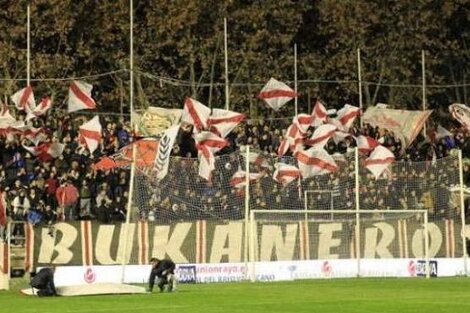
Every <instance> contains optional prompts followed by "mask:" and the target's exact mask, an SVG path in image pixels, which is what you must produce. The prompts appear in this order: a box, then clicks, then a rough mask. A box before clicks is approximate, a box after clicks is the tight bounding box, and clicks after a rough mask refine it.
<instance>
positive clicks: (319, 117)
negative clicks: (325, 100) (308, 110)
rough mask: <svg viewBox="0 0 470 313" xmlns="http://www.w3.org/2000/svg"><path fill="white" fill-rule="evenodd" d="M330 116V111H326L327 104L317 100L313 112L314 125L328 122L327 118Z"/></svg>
mask: <svg viewBox="0 0 470 313" xmlns="http://www.w3.org/2000/svg"><path fill="white" fill-rule="evenodd" d="M327 117H328V113H327V111H326V108H325V106H324V105H323V104H322V103H321V102H320V101H318V100H317V102H316V103H315V106H314V107H313V112H312V118H313V121H312V126H315V127H317V126H320V125H321V124H323V123H325V122H326V119H327Z"/></svg>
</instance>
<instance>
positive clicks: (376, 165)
mask: <svg viewBox="0 0 470 313" xmlns="http://www.w3.org/2000/svg"><path fill="white" fill-rule="evenodd" d="M393 161H395V156H394V155H393V153H392V152H391V151H390V150H388V149H387V148H385V147H384V146H378V147H377V148H375V149H374V151H372V153H371V154H370V156H369V157H368V158H367V159H366V160H365V161H364V166H365V167H366V168H367V169H368V170H369V171H370V172H371V173H372V174H374V176H375V179H377V178H379V177H380V175H381V174H382V173H383V171H385V169H386V168H387V167H388V166H389V165H390V164H391V163H393Z"/></svg>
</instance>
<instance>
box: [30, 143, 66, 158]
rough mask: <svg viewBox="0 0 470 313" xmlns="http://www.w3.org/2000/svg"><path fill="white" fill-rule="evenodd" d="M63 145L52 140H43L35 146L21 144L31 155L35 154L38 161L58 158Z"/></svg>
mask: <svg viewBox="0 0 470 313" xmlns="http://www.w3.org/2000/svg"><path fill="white" fill-rule="evenodd" d="M64 147H65V145H63V144H61V143H58V142H54V143H50V142H45V143H42V144H40V145H38V146H35V147H27V146H23V148H25V149H26V150H27V151H29V152H30V153H31V154H32V155H34V156H36V157H37V158H38V159H39V160H40V161H43V162H47V161H51V160H52V159H55V158H58V157H59V156H61V155H62V152H63V151H64Z"/></svg>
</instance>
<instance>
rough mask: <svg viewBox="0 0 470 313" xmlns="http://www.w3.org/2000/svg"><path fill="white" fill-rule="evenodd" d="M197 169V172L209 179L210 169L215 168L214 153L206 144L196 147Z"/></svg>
mask: <svg viewBox="0 0 470 313" xmlns="http://www.w3.org/2000/svg"><path fill="white" fill-rule="evenodd" d="M198 151H199V153H198V157H199V171H198V174H199V176H201V177H202V178H204V179H206V180H211V176H212V171H213V170H214V169H215V158H214V153H213V152H212V151H211V150H210V149H209V148H208V147H206V146H204V145H201V146H199V147H198Z"/></svg>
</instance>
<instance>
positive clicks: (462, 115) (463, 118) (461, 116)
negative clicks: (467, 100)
mask: <svg viewBox="0 0 470 313" xmlns="http://www.w3.org/2000/svg"><path fill="white" fill-rule="evenodd" d="M449 111H450V114H452V117H453V118H455V119H456V120H457V121H459V123H460V124H462V125H463V126H464V127H465V128H466V129H470V108H469V107H468V106H466V105H465V104H461V103H454V104H451V105H450V106H449Z"/></svg>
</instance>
